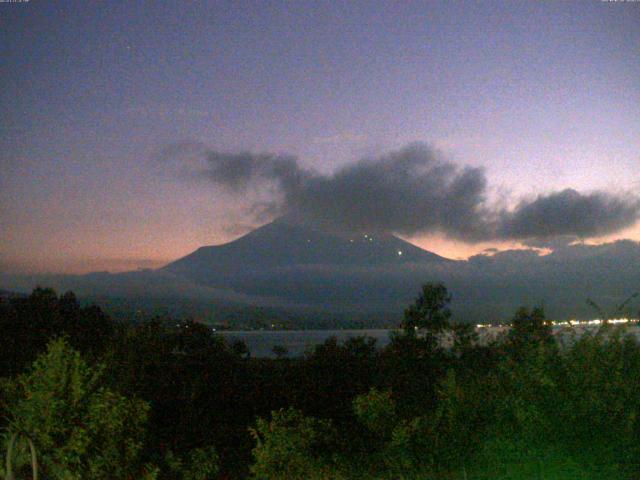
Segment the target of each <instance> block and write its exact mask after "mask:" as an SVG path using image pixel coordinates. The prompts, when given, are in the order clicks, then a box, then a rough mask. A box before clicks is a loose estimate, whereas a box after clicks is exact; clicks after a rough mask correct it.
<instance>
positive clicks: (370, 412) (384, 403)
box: [353, 388, 397, 437]
mask: <svg viewBox="0 0 640 480" xmlns="http://www.w3.org/2000/svg"><path fill="white" fill-rule="evenodd" d="M353 411H354V413H355V415H356V417H357V418H358V421H359V422H360V423H361V424H362V425H364V426H365V427H366V428H367V429H369V430H370V431H371V432H374V433H376V434H377V435H379V436H381V437H386V436H388V435H389V433H390V432H391V430H392V429H393V426H394V425H395V423H396V422H397V418H396V404H395V402H394V401H393V399H392V398H391V392H388V391H387V392H381V391H379V390H377V389H376V388H372V389H371V390H369V392H368V393H366V394H363V395H359V396H357V397H356V398H355V399H354V400H353Z"/></svg>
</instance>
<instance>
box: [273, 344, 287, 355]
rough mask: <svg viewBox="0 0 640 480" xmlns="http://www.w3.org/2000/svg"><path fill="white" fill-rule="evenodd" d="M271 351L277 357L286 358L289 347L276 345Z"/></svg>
mask: <svg viewBox="0 0 640 480" xmlns="http://www.w3.org/2000/svg"><path fill="white" fill-rule="evenodd" d="M271 351H272V352H273V354H274V355H275V356H276V357H277V358H284V357H286V356H287V355H288V353H289V349H288V348H287V347H285V346H284V345H274V346H273V348H272V349H271Z"/></svg>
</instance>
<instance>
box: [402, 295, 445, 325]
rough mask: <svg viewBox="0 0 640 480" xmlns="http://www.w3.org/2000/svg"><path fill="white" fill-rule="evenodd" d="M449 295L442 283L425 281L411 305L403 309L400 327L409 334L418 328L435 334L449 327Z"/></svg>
mask: <svg viewBox="0 0 640 480" xmlns="http://www.w3.org/2000/svg"><path fill="white" fill-rule="evenodd" d="M450 302H451V295H450V294H449V292H448V291H447V287H445V286H444V285H443V284H442V283H427V284H425V285H423V286H422V293H421V294H420V296H418V298H416V300H415V302H414V304H413V305H411V306H409V307H408V308H407V309H406V310H405V311H404V321H403V323H402V327H403V328H404V330H405V332H406V333H407V334H409V335H415V331H416V330H418V329H425V330H426V331H427V333H428V334H430V335H435V334H438V333H440V332H442V331H443V330H445V329H447V328H448V327H449V319H450V318H451V311H450V310H449V303H450Z"/></svg>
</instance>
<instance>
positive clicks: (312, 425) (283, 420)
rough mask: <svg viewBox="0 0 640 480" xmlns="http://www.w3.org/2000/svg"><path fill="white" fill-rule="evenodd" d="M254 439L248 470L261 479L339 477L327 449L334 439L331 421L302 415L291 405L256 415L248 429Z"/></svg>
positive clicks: (291, 479)
mask: <svg viewBox="0 0 640 480" xmlns="http://www.w3.org/2000/svg"><path fill="white" fill-rule="evenodd" d="M250 432H251V435H252V436H253V438H254V440H255V441H256V446H255V448H254V449H253V457H254V464H253V465H252V467H251V473H252V475H253V477H254V478H256V479H260V480H267V479H268V480H276V479H282V480H298V479H299V480H303V479H318V480H319V479H327V478H340V475H339V473H338V470H337V469H336V466H335V462H334V461H333V459H332V458H331V456H330V454H329V452H330V451H331V450H332V448H331V445H332V444H333V442H334V441H335V432H334V430H333V426H332V425H331V422H329V421H326V420H319V419H316V418H312V417H305V416H304V415H303V414H302V412H300V411H299V410H296V409H294V408H289V409H287V410H284V409H282V410H279V411H274V412H272V413H271V420H270V421H266V420H264V419H261V418H259V419H258V420H257V422H256V426H255V428H251V429H250Z"/></svg>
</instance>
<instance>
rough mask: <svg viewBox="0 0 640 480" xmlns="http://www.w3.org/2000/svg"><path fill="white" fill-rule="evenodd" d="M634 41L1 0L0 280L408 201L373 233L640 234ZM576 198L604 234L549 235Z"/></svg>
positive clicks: (472, 26)
mask: <svg viewBox="0 0 640 480" xmlns="http://www.w3.org/2000/svg"><path fill="white" fill-rule="evenodd" d="M639 26H640V2H631V1H626V2H621V1H617V2H603V1H579V2H515V1H510V2H436V1H430V2H409V1H406V2H372V1H350V2H302V1H301V2H286V3H285V2H266V1H263V2H241V1H232V2H171V1H166V2H103V3H94V2H86V1H65V2H39V1H35V0H31V1H28V2H22V3H0V27H1V28H0V45H1V46H0V48H1V52H2V54H1V56H0V58H1V61H0V78H2V89H0V269H2V270H5V271H10V272H17V273H20V272H66V273H70V272H73V273H81V272H87V271H95V270H109V271H122V270H135V269H137V268H148V267H157V266H160V265H162V264H164V263H167V262H169V261H171V260H173V259H176V258H178V257H181V256H183V255H185V254H187V253H190V252H191V251H193V250H195V249H196V248H198V247H199V246H202V245H213V244H219V243H223V242H226V241H230V240H233V239H234V238H237V237H238V236H239V235H241V234H243V233H246V232H247V231H249V230H250V229H251V228H252V227H255V226H258V225H260V224H262V223H265V222H267V221H269V220H270V219H272V218H275V217H276V216H278V215H280V214H283V213H290V212H292V211H293V212H295V213H297V214H299V215H310V216H311V218H315V217H313V215H318V210H319V209H321V207H322V206H325V205H329V203H327V202H330V204H331V206H332V208H333V209H334V210H335V212H336V213H335V215H336V217H340V218H342V219H343V220H344V221H345V222H346V221H353V219H354V218H355V217H354V215H353V212H354V211H355V212H359V211H361V210H362V208H365V207H363V205H365V206H366V205H367V204H369V203H370V204H371V205H375V206H382V207H381V208H382V209H383V210H384V209H385V208H386V205H388V200H389V196H390V197H394V198H396V200H398V198H399V199H403V198H405V197H404V196H403V193H402V192H407V195H409V194H412V195H415V196H414V197H409V198H411V199H414V200H416V201H421V202H424V203H423V204H421V207H422V208H417V209H410V210H405V209H404V207H398V208H396V210H393V212H395V213H396V214H397V215H396V216H395V217H394V216H393V215H391V214H389V215H383V217H384V218H389V221H388V222H386V223H385V222H384V221H382V220H379V219H378V218H377V217H376V215H375V212H371V211H364V213H363V215H362V216H358V217H357V220H358V228H369V227H370V226H371V227H372V228H373V227H376V228H382V229H388V230H389V231H393V232H395V233H399V234H401V235H402V236H403V238H406V239H409V240H410V241H412V242H414V243H416V244H417V245H419V246H421V247H423V248H426V249H428V250H431V251H434V252H436V253H440V254H442V255H445V256H448V257H450V258H466V257H468V256H469V255H472V254H474V253H478V252H481V251H483V250H484V249H486V248H492V247H497V248H511V247H514V246H521V245H533V244H535V243H536V241H537V242H538V243H539V244H540V245H542V246H546V245H548V244H550V243H553V241H554V240H555V237H554V238H551V237H553V236H554V235H556V233H557V234H558V235H560V236H563V238H564V236H566V234H569V236H572V235H574V233H575V235H577V237H579V239H580V240H581V241H588V242H599V241H608V240H611V239H615V238H630V239H634V240H640V227H639V226H638V222H637V218H638V216H637V213H638V211H639V210H638V204H637V203H636V202H637V201H638V197H637V196H636V195H637V194H636V192H638V190H639V187H640V173H639V172H638V170H639V168H638V167H640V81H639V79H640V55H638V52H640V28H639ZM416 145H417V146H416ZM408 151H409V152H414V154H411V155H414V156H413V157H411V155H410V157H411V158H410V159H409V160H399V159H400V157H402V152H405V153H406V152H408ZM415 152H418V153H415ZM402 158H404V157H402ZM279 159H280V160H281V159H288V160H287V161H286V162H281V161H280V160H279ZM241 162H245V163H244V164H242V163H241ZM397 162H399V163H397ZM403 162H405V163H403ZM407 162H408V163H407ZM240 164H242V165H245V167H246V168H245V170H243V172H244V174H247V175H248V176H247V177H246V178H243V179H242V180H241V181H240V180H239V178H240V177H238V176H237V175H236V176H233V175H231V174H234V175H235V173H237V170H238V166H239V165H240ZM282 165H286V168H285V171H286V172H288V173H287V174H286V175H283V174H282V170H281V169H280V170H278V168H279V167H280V166H282ZM407 165H409V167H410V168H409V167H407ZM247 168H249V170H247ZM376 168H378V169H377V170H376ZM403 168H404V169H405V170H402V171H401V169H403ZM394 171H395V172H399V173H398V174H397V175H395V174H392V173H390V172H394ZM441 171H442V172H444V171H446V172H448V173H446V175H445V174H443V176H441V177H437V178H439V179H441V180H442V182H445V184H446V185H447V188H448V190H447V189H445V190H446V191H444V192H443V193H442V195H440V196H438V195H435V196H434V195H431V194H429V193H428V192H427V190H426V189H427V187H428V186H429V185H431V186H432V189H433V185H432V184H433V181H432V180H433V179H434V178H436V177H433V175H432V174H433V172H441ZM234 172H235V173H234ZM274 172H275V173H274ZM385 172H386V173H385ZM292 174H293V175H294V176H295V178H296V179H297V180H296V181H295V182H294V183H291V182H290V181H289V180H290V178H293V177H291V175H292ZM368 178H372V179H373V182H374V183H371V184H370V186H369V184H367V179H368ZM388 178H392V180H393V181H391V180H387V179H388ZM225 179H226V180H225ZM229 179H231V180H229ZM418 180H419V181H418ZM457 180H460V181H462V180H469V182H470V185H471V186H470V187H469V188H470V189H471V190H472V193H474V192H475V197H473V198H472V199H470V197H469V195H468V193H469V189H467V187H466V186H465V185H466V184H464V185H463V187H464V188H462V187H461V189H462V190H460V192H461V193H459V195H458V194H457V193H456V192H458V190H456V189H454V188H453V186H455V185H458V184H457V183H455V182H456V181H457ZM376 181H377V182H379V183H375V182H376ZM234 182H235V183H234ZM238 182H240V183H238ZM394 182H395V183H394ZM292 185H293V186H292ZM353 186H355V187H353ZM240 187H241V188H240ZM352 187H353V188H356V189H357V188H360V189H361V190H354V189H353V188H352ZM396 187H397V188H396ZM449 187H451V188H449ZM335 189H338V190H337V191H338V192H339V193H340V194H341V195H342V196H339V195H334V193H335V192H336V190H335ZM340 189H342V190H340ZM567 189H572V190H567ZM345 192H346V193H345ZM349 192H352V193H354V194H355V195H356V198H355V199H352V198H350V197H349ZM363 192H364V193H363ZM380 192H381V193H380ZM385 192H386V193H385ZM563 192H564V193H563ZM358 194H360V196H359V197H358V196H357V195H358ZM385 195H387V196H385ZM333 197H337V198H339V199H340V201H342V203H339V201H336V202H338V203H336V202H333V200H331V199H332V198H333ZM372 198H373V201H371V202H369V200H371V199H372ZM358 199H359V200H358ZM467 199H468V201H467ZM391 200H393V198H392V199H391ZM462 200H465V201H464V202H462ZM358 201H360V203H358ZM331 202H333V203H331ZM434 202H435V203H434ZM567 202H569V207H570V212H572V213H571V214H572V215H574V216H575V215H579V214H583V215H586V216H589V215H591V212H595V213H593V215H594V216H593V218H594V219H597V220H598V221H602V220H603V219H604V220H605V221H607V222H608V223H607V224H606V228H604V229H599V228H590V227H589V226H588V225H586V226H585V225H583V223H584V222H577V223H580V225H578V226H577V227H579V228H578V230H576V232H574V231H573V230H571V229H569V230H567V231H564V230H563V229H562V228H559V230H557V231H556V230H553V231H551V233H549V232H550V231H549V229H548V228H547V227H548V225H546V224H545V223H544V218H550V219H551V220H550V221H551V223H552V224H554V222H555V223H558V222H559V221H560V222H561V221H562V220H563V218H565V216H566V212H567V208H568V207H567ZM450 203H451V205H452V206H451V207H450ZM460 203H463V205H462V206H460V205H458V204H460ZM391 204H393V201H391ZM353 205H355V207H356V208H351V207H352V206H353ZM394 205H395V204H394ZM436 206H437V207H436ZM358 207H362V208H361V210H358ZM345 208H346V210H348V211H349V212H351V213H350V214H349V212H347V213H345V211H346V210H345ZM370 208H372V207H370ZM394 208H395V207H394ZM449 208H451V209H452V210H449ZM334 210H331V211H334ZM365 210H366V208H365ZM393 212H392V213H393ZM576 212H577V213H576ZM387 213H389V212H387ZM458 214H459V215H460V216H457V215H458ZM349 215H351V216H349ZM421 215H424V218H425V220H422V218H423V217H421ZM545 215H548V217H545ZM569 216H570V215H569ZM400 217H402V218H404V219H405V220H406V219H410V220H407V221H398V218H400ZM363 218H365V219H370V220H371V221H370V222H368V221H365V220H362V221H360V220H361V219H363ZM460 219H463V220H464V222H463V221H462V220H460ZM532 219H533V221H532ZM541 219H542V220H541ZM467 220H468V221H467ZM574 220H575V219H574ZM609 220H611V221H609ZM527 221H528V222H529V224H535V225H539V226H541V228H542V229H543V230H545V232H546V233H545V234H544V235H542V234H538V233H536V232H533V233H531V232H524V230H523V227H522V224H523V223H526V222H527ZM532 222H533V223H532ZM463 223H464V224H463ZM470 223H472V224H473V225H470ZM574 223H576V222H574ZM587 223H588V222H587ZM472 227H473V228H472ZM523 232H524V233H523ZM524 237H526V238H524ZM542 237H544V238H542ZM577 237H576V238H577ZM572 238H573V237H572Z"/></svg>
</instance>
